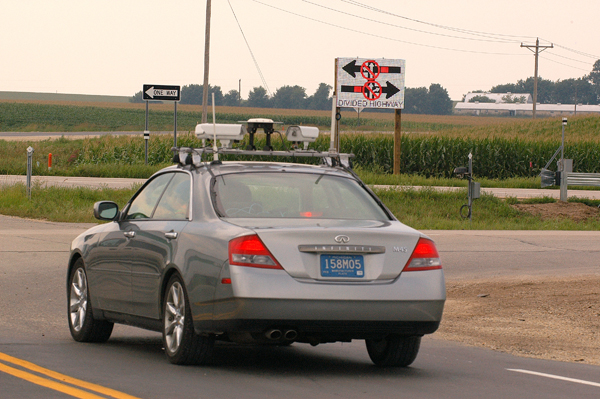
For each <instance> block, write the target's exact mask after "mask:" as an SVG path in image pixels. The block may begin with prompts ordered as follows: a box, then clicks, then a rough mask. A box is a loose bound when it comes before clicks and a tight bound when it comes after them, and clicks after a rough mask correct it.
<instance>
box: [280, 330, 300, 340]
mask: <svg viewBox="0 0 600 399" xmlns="http://www.w3.org/2000/svg"><path fill="white" fill-rule="evenodd" d="M283 337H284V338H285V339H287V340H288V341H293V340H295V339H296V338H298V332H297V331H296V330H287V331H286V332H285V333H284V334H283Z"/></svg>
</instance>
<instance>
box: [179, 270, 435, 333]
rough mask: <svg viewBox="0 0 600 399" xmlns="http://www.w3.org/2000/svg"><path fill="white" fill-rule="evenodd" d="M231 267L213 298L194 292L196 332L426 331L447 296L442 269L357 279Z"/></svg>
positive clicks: (430, 328)
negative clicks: (200, 300) (201, 298)
mask: <svg viewBox="0 0 600 399" xmlns="http://www.w3.org/2000/svg"><path fill="white" fill-rule="evenodd" d="M231 269H232V270H231V284H227V285H223V284H222V285H220V287H218V289H217V295H216V299H215V301H214V302H212V303H211V304H204V305H200V304H198V306H194V302H195V301H194V298H190V300H191V303H192V312H193V316H194V326H195V329H196V331H197V332H208V331H212V332H225V333H226V332H252V333H259V332H263V331H265V330H267V329H272V328H276V329H294V330H296V331H297V332H298V334H299V335H301V334H302V333H306V334H309V333H316V332H318V333H323V334H325V333H327V334H330V335H331V334H336V333H345V334H347V335H348V336H351V338H356V339H358V338H361V337H364V336H366V335H369V334H377V335H380V334H392V333H395V334H403V335H423V334H430V333H432V332H434V331H435V330H436V329H437V328H438V326H439V323H440V321H441V319H442V313H443V309H444V303H445V300H446V291H445V283H444V274H443V271H442V270H433V271H423V272H409V273H403V274H402V276H401V277H400V278H397V279H396V280H394V281H391V282H386V283H381V282H363V283H358V284H355V283H350V282H324V281H315V282H312V283H311V282H306V281H298V280H296V279H294V278H292V277H290V276H289V275H288V274H287V273H286V272H284V271H281V270H266V269H255V268H247V267H239V268H231ZM207 305H208V306H209V307H210V309H208V308H207ZM209 315H210V316H209ZM207 316H208V317H207ZM211 316H212V317H211Z"/></svg>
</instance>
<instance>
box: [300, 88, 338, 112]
mask: <svg viewBox="0 0 600 399" xmlns="http://www.w3.org/2000/svg"><path fill="white" fill-rule="evenodd" d="M331 89H332V87H331V86H329V85H328V84H326V83H321V84H319V87H318V88H317V91H315V94H313V95H312V96H310V97H308V98H307V99H306V104H307V106H306V108H308V109H331V96H329V92H330V91H331Z"/></svg>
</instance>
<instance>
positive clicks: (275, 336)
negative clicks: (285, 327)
mask: <svg viewBox="0 0 600 399" xmlns="http://www.w3.org/2000/svg"><path fill="white" fill-rule="evenodd" d="M282 336H283V333H282V332H281V330H277V329H274V328H273V329H271V330H267V332H265V337H267V338H268V339H270V340H273V341H277V340H279V339H281V337H282Z"/></svg>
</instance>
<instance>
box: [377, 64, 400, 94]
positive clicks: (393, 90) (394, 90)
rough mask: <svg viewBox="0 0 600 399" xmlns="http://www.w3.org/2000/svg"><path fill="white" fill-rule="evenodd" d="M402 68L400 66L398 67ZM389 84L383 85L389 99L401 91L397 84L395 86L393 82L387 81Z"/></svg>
mask: <svg viewBox="0 0 600 399" xmlns="http://www.w3.org/2000/svg"><path fill="white" fill-rule="evenodd" d="M398 69H400V68H398ZM385 83H386V84H387V86H385V87H382V88H381V89H382V91H383V92H384V93H386V94H385V99H386V100H387V99H388V98H390V97H392V96H393V95H394V94H396V93H398V92H399V91H400V89H399V88H397V87H396V86H394V85H393V84H391V83H390V82H385Z"/></svg>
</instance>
